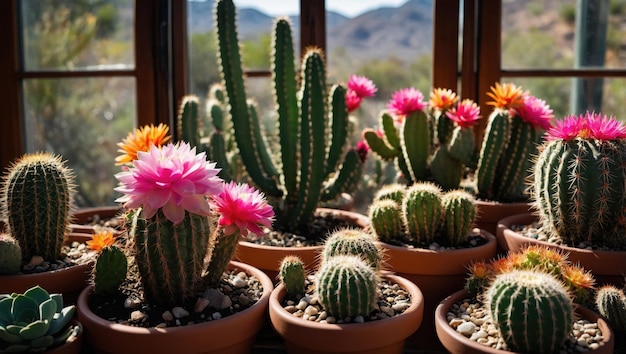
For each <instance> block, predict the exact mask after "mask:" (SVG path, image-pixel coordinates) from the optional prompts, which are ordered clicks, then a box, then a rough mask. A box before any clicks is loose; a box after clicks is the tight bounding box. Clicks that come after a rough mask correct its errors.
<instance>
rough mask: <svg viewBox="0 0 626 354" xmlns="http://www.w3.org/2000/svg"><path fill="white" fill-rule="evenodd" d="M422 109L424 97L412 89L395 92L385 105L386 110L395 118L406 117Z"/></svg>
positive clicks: (424, 103) (424, 104)
mask: <svg viewBox="0 0 626 354" xmlns="http://www.w3.org/2000/svg"><path fill="white" fill-rule="evenodd" d="M424 107H426V102H424V95H422V93H421V92H420V91H419V90H416V89H415V88H413V87H410V88H405V89H401V90H399V91H396V92H395V93H394V94H393V96H392V98H391V100H390V101H389V103H388V104H387V108H388V109H389V110H390V111H391V113H393V114H395V115H397V116H406V115H408V114H410V113H413V112H416V111H420V110H422V109H424Z"/></svg>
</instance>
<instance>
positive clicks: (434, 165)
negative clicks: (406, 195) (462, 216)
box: [362, 89, 479, 190]
mask: <svg viewBox="0 0 626 354" xmlns="http://www.w3.org/2000/svg"><path fill="white" fill-rule="evenodd" d="M408 90H409V91H407V89H405V90H401V91H398V92H396V94H395V95H394V100H397V99H398V96H403V95H404V96H407V97H408V98H407V100H411V99H413V100H414V101H415V102H414V103H415V104H414V107H415V108H416V109H415V110H411V111H410V112H398V111H396V113H395V114H396V115H400V116H404V118H403V119H402V123H401V125H400V127H396V125H395V124H394V119H393V117H392V115H391V114H389V113H388V112H383V113H382V114H381V115H380V125H381V127H382V130H381V131H380V132H381V133H379V132H378V131H376V130H374V129H371V128H367V129H364V130H363V132H362V134H363V138H364V139H365V140H366V141H367V143H368V145H369V146H370V148H371V149H372V151H373V152H374V153H375V154H376V155H377V156H378V157H379V158H381V159H383V160H387V161H390V160H395V162H396V166H397V169H398V170H399V171H400V172H401V173H402V175H403V176H404V177H405V178H406V179H407V180H408V184H412V183H415V182H418V181H427V180H428V181H433V182H435V183H437V184H438V185H439V186H440V187H442V188H443V189H445V190H449V189H456V188H458V187H459V185H460V183H461V179H462V177H463V173H464V169H465V166H468V165H471V164H472V163H473V160H472V159H473V154H472V153H471V152H472V151H474V133H473V125H474V124H475V123H476V120H477V119H478V113H479V109H478V106H477V105H476V104H475V103H473V102H472V101H470V100H465V101H463V102H462V103H461V104H459V105H458V107H452V105H453V104H454V103H455V102H456V98H454V99H453V100H452V102H451V103H450V102H449V101H446V102H447V103H446V104H439V105H436V106H435V105H434V104H433V103H431V107H430V109H429V114H427V113H426V111H425V110H424V109H423V107H425V103H422V102H421V97H422V95H421V93H419V91H417V90H414V89H413V91H410V89H408ZM440 91H441V89H435V91H433V94H431V97H432V96H433V95H435V93H436V95H440V96H441V95H442V93H441V92H440ZM447 91H449V92H448V93H447V94H452V95H454V96H456V95H455V94H453V93H452V92H451V91H450V90H447ZM442 92H443V91H442ZM394 100H392V102H391V103H390V105H392V104H393V101H394ZM431 101H432V99H431Z"/></svg>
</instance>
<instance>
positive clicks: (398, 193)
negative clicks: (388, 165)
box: [374, 183, 407, 204]
mask: <svg viewBox="0 0 626 354" xmlns="http://www.w3.org/2000/svg"><path fill="white" fill-rule="evenodd" d="M406 190H407V186H406V185H403V184H399V183H392V184H386V185H384V186H382V187H381V188H380V189H379V190H378V191H377V192H376V195H374V201H378V200H383V199H391V200H393V201H395V202H396V203H398V204H402V199H404V194H405V192H406Z"/></svg>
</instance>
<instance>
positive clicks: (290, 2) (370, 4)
mask: <svg viewBox="0 0 626 354" xmlns="http://www.w3.org/2000/svg"><path fill="white" fill-rule="evenodd" d="M233 2H234V3H235V6H236V7H238V8H239V7H252V8H256V9H258V10H260V11H262V12H264V13H266V14H268V15H270V16H281V15H293V14H297V13H298V12H300V1H299V0H233ZM405 2H407V0H326V10H329V11H334V12H338V13H340V14H342V15H344V16H348V17H354V16H358V15H360V14H362V13H363V12H366V11H369V10H372V9H376V8H379V7H383V6H391V7H397V6H400V5H402V4H404V3H405Z"/></svg>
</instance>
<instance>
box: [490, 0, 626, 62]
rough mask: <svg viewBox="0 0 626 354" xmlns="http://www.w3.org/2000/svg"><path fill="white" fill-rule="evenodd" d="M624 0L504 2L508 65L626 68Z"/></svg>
mask: <svg viewBox="0 0 626 354" xmlns="http://www.w3.org/2000/svg"><path fill="white" fill-rule="evenodd" d="M624 16H626V2H624V1H623V0H610V1H608V0H607V1H596V0H564V1H543V0H531V1H503V5H502V67H503V68H505V69H530V68H532V69H572V68H578V67H606V68H624V67H626V64H625V63H626V60H625V58H626V28H625V27H624V26H623V21H624Z"/></svg>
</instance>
